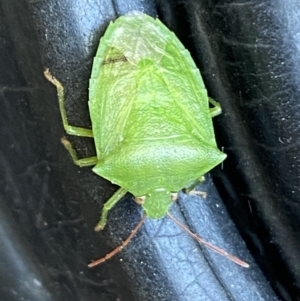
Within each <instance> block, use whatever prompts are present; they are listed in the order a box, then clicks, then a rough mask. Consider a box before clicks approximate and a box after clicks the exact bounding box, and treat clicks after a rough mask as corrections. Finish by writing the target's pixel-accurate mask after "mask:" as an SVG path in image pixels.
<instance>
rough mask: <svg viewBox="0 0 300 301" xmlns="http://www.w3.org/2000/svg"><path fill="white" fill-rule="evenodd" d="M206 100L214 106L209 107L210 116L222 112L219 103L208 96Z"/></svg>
mask: <svg viewBox="0 0 300 301" xmlns="http://www.w3.org/2000/svg"><path fill="white" fill-rule="evenodd" d="M208 101H209V102H210V103H211V104H212V105H213V106H214V107H213V108H210V109H209V112H210V116H211V117H215V116H218V115H220V114H221V113H222V108H221V106H220V104H219V103H218V102H217V101H215V100H214V99H212V98H210V97H208Z"/></svg>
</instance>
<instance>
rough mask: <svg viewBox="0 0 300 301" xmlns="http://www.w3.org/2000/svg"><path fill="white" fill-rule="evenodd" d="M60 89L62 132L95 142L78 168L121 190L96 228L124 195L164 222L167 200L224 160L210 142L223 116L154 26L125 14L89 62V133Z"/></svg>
mask: <svg viewBox="0 0 300 301" xmlns="http://www.w3.org/2000/svg"><path fill="white" fill-rule="evenodd" d="M45 75H46V77H47V78H48V79H49V80H50V81H51V82H52V83H53V84H55V85H56V86H57V89H58V96H59V103H60V110H61V114H62V119H63V123H64V127H65V129H66V131H67V133H69V134H72V135H78V136H87V137H93V138H94V141H95V148H96V153H97V156H96V157H90V158H83V159H78V158H77V156H76V153H75V151H74V149H73V148H72V146H71V144H70V143H69V142H68V141H67V140H66V139H63V140H62V142H63V144H64V145H65V147H66V148H67V149H68V150H69V152H70V154H71V156H72V157H73V160H74V162H75V163H76V164H78V165H80V166H87V165H95V166H94V168H93V171H94V172H95V173H96V174H98V175H100V176H101V177H104V178H106V179H108V180H109V181H111V182H112V183H115V184H117V185H119V186H120V187H121V188H120V189H119V190H118V191H117V192H116V193H115V194H114V195H113V196H112V197H111V198H110V199H109V200H108V201H107V203H106V204H105V205H104V208H103V210H102V216H101V219H100V221H99V223H98V225H97V226H96V229H97V230H99V229H103V227H104V226H105V224H106V219H107V213H108V211H109V210H110V209H111V208H112V207H113V206H114V205H115V204H116V203H117V202H118V201H119V200H120V199H121V198H122V196H123V195H124V194H125V193H126V192H130V193H132V194H133V195H134V196H135V198H136V200H137V201H138V202H139V203H141V206H142V207H143V209H144V211H145V213H146V215H147V216H148V217H149V218H153V219H158V218H162V217H164V216H165V215H166V214H167V213H168V210H169V207H170V205H171V204H172V195H173V194H174V193H176V192H178V191H180V190H181V189H183V188H185V187H188V186H189V185H190V184H191V183H194V182H195V181H196V180H197V179H200V178H201V176H202V175H204V174H205V173H206V172H208V171H209V170H211V169H212V168H213V167H215V166H216V165H218V164H219V163H221V162H222V161H223V160H224V159H225V158H226V155H225V154H224V153H222V152H221V151H219V149H218V148H217V145H216V141H215V135H214V130H213V125H212V117H213V116H215V115H217V114H218V113H220V107H219V106H218V104H217V103H215V102H213V101H211V102H213V103H214V104H217V105H216V106H215V107H214V108H210V107H209V102H210V99H209V98H208V96H207V91H206V89H205V86H204V84H203V81H202V78H201V75H200V72H199V70H198V69H197V68H196V66H195V63H194V62H193V60H192V58H191V56H190V54H189V52H188V51H187V50H186V49H185V48H184V47H183V45H182V44H181V43H180V41H179V40H178V39H177V37H176V36H175V35H174V33H172V32H171V31H170V30H169V29H167V28H166V27H165V26H164V25H163V24H162V23H161V22H160V21H159V20H158V19H153V18H152V17H150V16H147V15H145V14H130V15H126V16H122V17H119V18H118V19H117V20H116V21H115V22H113V23H112V22H111V23H110V24H109V26H108V28H107V30H106V32H105V34H104V36H103V37H102V38H101V41H100V44H99V48H98V51H97V54H96V56H95V58H94V63H93V69H92V74H91V79H90V86H89V111H90V116H91V121H92V130H89V129H83V128H78V127H73V126H70V125H69V124H68V122H67V117H66V113H65V108H64V99H63V87H62V86H61V84H60V83H59V82H58V81H57V80H56V79H55V78H53V77H52V76H51V75H50V73H49V71H48V70H46V72H45Z"/></svg>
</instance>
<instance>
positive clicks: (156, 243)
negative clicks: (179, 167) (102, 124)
mask: <svg viewBox="0 0 300 301" xmlns="http://www.w3.org/2000/svg"><path fill="white" fill-rule="evenodd" d="M132 10H138V11H143V12H145V13H147V14H150V15H152V16H157V15H158V17H159V18H160V19H161V20H162V22H164V23H165V24H166V25H167V26H168V27H169V28H170V29H171V30H172V31H174V32H175V33H176V35H177V36H178V37H179V39H180V40H181V41H182V42H183V44H184V45H185V46H186V47H187V49H188V50H189V51H190V52H191V54H192V56H193V58H194V59H195V62H196V64H197V66H198V67H199V69H200V70H201V73H202V75H203V79H204V82H205V84H206V86H207V89H208V92H209V95H210V96H212V97H213V98H215V99H216V100H218V101H219V102H220V103H221V105H222V108H223V114H222V115H221V116H218V117H216V118H214V125H215V129H216V135H217V141H218V144H219V146H220V148H221V147H222V148H223V149H224V152H225V153H227V155H228V158H227V159H226V161H225V162H224V164H223V166H218V167H217V168H215V169H214V170H213V171H212V172H211V174H210V175H207V176H206V181H205V183H203V184H202V185H201V186H200V187H199V189H201V190H204V191H207V193H208V197H207V199H205V200H203V199H201V198H199V197H192V196H185V195H181V200H180V201H179V202H178V203H177V204H176V205H174V206H173V208H172V213H174V214H175V215H176V216H177V218H179V219H180V220H182V221H184V222H185V223H186V224H188V225H189V227H190V228H191V229H192V230H193V231H195V232H197V233H199V234H200V235H202V236H203V237H204V238H205V239H206V240H208V241H210V242H212V243H214V244H216V245H217V246H219V247H222V248H224V249H226V250H227V251H228V252H230V253H233V254H235V255H237V256H239V257H240V258H241V259H243V260H245V261H247V262H248V263H250V265H251V267H250V269H244V268H241V267H239V266H237V265H235V264H234V263H232V262H230V261H229V260H227V259H226V258H224V257H221V256H220V255H218V254H215V253H213V252H211V251H208V250H207V249H206V248H205V247H203V246H200V245H198V244H197V243H196V242H195V241H194V240H193V239H191V238H190V237H188V235H187V234H186V233H183V232H182V231H181V230H180V229H178V227H177V226H176V225H174V223H172V221H170V220H169V219H167V218H165V219H163V220H159V221H153V220H147V221H146V223H145V225H144V226H143V228H142V229H141V231H140V232H139V233H138V235H137V236H136V237H135V238H134V240H133V242H132V243H131V244H130V245H129V246H128V247H127V248H126V249H124V250H123V251H122V253H121V254H119V255H117V256H116V257H115V258H113V259H111V260H110V261H108V262H106V263H104V264H103V265H101V266H99V267H96V268H94V269H88V268H87V264H88V263H89V262H90V261H91V260H92V259H96V258H97V257H100V256H103V255H104V254H106V253H107V252H108V251H110V250H111V249H112V248H113V247H115V246H116V245H118V244H120V242H121V241H122V239H124V238H125V237H127V236H128V234H129V233H130V231H131V229H132V228H133V227H134V225H135V224H136V223H137V222H138V220H139V219H140V216H141V211H140V208H139V207H138V206H137V205H136V204H135V203H134V202H133V200H132V198H131V196H130V195H128V196H127V197H126V198H125V199H124V200H123V201H122V202H120V203H119V204H118V205H117V206H116V208H115V209H114V210H113V211H112V212H111V213H110V215H109V222H108V225H107V228H106V229H105V230H104V231H102V232H100V233H95V232H94V231H93V226H94V225H95V223H96V222H97V220H98V218H99V212H100V210H101V208H102V205H103V203H104V202H105V201H106V200H107V199H108V198H109V196H111V194H112V193H113V192H114V191H115V190H116V188H117V187H115V186H113V185H112V184H110V183H109V182H107V181H106V180H104V179H102V178H100V177H98V176H97V175H95V174H94V173H93V172H92V171H91V169H90V168H82V169H80V168H78V167H76V166H74V165H73V163H72V161H71V159H70V157H69V156H68V154H67V152H66V150H65V149H64V148H63V146H62V145H61V143H60V138H61V137H62V136H63V135H64V131H63V127H62V123H61V119H60V115H59V110H58V104H57V98H56V91H55V89H54V87H53V86H52V85H51V84H50V83H48V82H47V81H46V80H45V78H44V77H43V70H44V69H45V68H46V67H49V68H51V71H52V73H53V74H54V75H55V76H56V77H57V78H59V79H60V80H61V81H62V82H63V83H64V86H65V88H66V106H67V114H68V117H69V120H70V122H71V123H72V124H74V125H78V126H89V124H90V121H89V115H88V110H87V89H88V79H89V76H90V72H91V66H92V59H93V56H94V55H95V51H96V49H97V46H98V43H99V38H100V37H101V36H102V35H103V33H104V31H105V29H106V27H107V25H108V23H109V22H110V21H111V20H114V19H115V18H117V17H118V16H120V15H122V14H125V13H126V12H129V11H132ZM299 12H300V2H299V1H292V0H286V1H284V2H283V1H279V0H269V1H263V2H262V1H251V2H249V1H240V2H236V1H212V0H211V1H199V0H197V1H196V0H195V1H192V0H191V1H156V2H154V1H121V0H120V1H108V0H107V1H103V0H102V1H101V0H93V1H57V0H40V1H29V0H28V1H19V0H18V1H17V0H2V1H1V2H0V70H1V72H0V104H1V107H0V141H1V142H0V170H1V176H0V233H1V244H0V283H1V284H0V297H1V300H4V301H6V300H10V301H12V300H31V301H34V300H39V301H41V300H55V301H59V300H68V299H70V300H102V301H106V300H107V301H110V300H114V301H127V300H143V301H146V300H147V301H148V300H168V301H169V300H180V301H183V300H187V301H190V300H201V301H202V300H246V301H250V300H255V301H257V300H266V301H269V300H300V283H299V282H300V279H299V272H300V271H299V264H300V261H299V258H300V254H299V252H300V246H299V229H300V225H299V221H300V213H299V196H298V195H299V178H300V172H299V170H300V168H299V167H300V166H299V165H300V164H299V161H300V159H299V131H300V122H299V120H300V117H299V112H300V106H299V96H300V95H299V94H300V93H299V82H300V81H299V60H300V55H299V49H300V36H299V32H300V24H299V20H300V19H299ZM70 140H72V142H73V143H75V145H76V149H77V151H78V153H79V154H80V155H81V156H87V155H91V154H93V153H94V148H93V143H92V141H91V140H90V139H78V138H74V137H70ZM195 164H197V162H195Z"/></svg>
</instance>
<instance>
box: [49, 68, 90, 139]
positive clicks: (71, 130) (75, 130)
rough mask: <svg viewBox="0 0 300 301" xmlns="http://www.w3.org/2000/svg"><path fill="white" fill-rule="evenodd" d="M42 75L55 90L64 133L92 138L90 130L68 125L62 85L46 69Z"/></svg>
mask: <svg viewBox="0 0 300 301" xmlns="http://www.w3.org/2000/svg"><path fill="white" fill-rule="evenodd" d="M44 75H45V77H46V78H47V79H48V81H50V82H51V83H52V84H53V85H54V86H55V87H56V89H57V96H58V103H59V110H60V114H61V118H62V122H63V126H64V129H65V131H66V132H67V133H68V134H69V135H74V136H80V137H93V132H92V130H91V129H86V128H81V127H77V126H72V125H70V124H69V122H68V118H67V114H66V109H65V97H64V87H63V85H62V84H61V83H60V82H59V81H58V80H57V79H56V78H55V77H54V76H52V75H51V73H50V71H49V69H46V70H45V71H44Z"/></svg>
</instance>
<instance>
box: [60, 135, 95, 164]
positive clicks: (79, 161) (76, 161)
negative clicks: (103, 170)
mask: <svg viewBox="0 0 300 301" xmlns="http://www.w3.org/2000/svg"><path fill="white" fill-rule="evenodd" d="M60 141H61V143H62V144H63V145H64V147H65V148H66V149H67V151H68V152H69V154H70V155H71V157H72V159H73V161H74V164H76V165H78V166H80V167H84V166H91V165H96V164H97V162H98V158H97V157H96V156H94V157H87V158H82V159H78V157H77V155H76V152H75V149H74V148H73V146H72V144H71V143H70V141H69V140H67V139H66V138H61V140H60Z"/></svg>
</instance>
